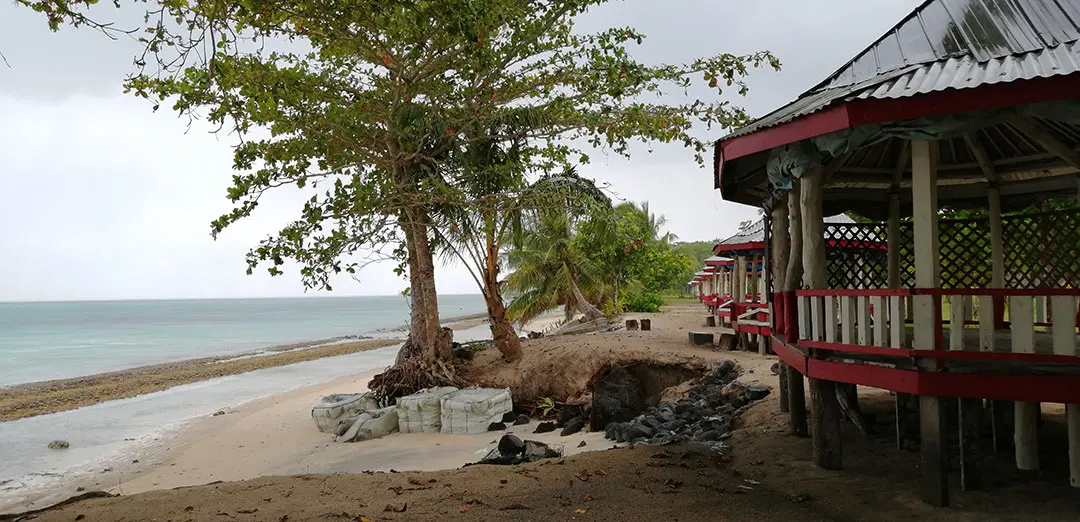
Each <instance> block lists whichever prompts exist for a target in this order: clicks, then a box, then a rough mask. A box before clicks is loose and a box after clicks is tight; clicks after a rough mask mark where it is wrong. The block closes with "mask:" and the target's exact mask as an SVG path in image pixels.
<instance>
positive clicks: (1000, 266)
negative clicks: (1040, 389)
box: [979, 186, 1013, 452]
mask: <svg viewBox="0 0 1080 522" xmlns="http://www.w3.org/2000/svg"><path fill="white" fill-rule="evenodd" d="M987 203H988V207H989V208H988V214H989V218H990V219H989V223H990V270H991V272H990V288H1004V287H1005V242H1004V239H1003V237H1002V226H1001V191H1000V190H999V189H998V188H997V187H996V186H992V187H990V188H989V189H988V190H987ZM1004 322H1005V299H1004V298H1001V297H988V296H983V297H979V344H980V345H981V346H980V348H981V349H982V351H985V352H994V351H997V346H996V342H995V340H994V331H995V330H998V329H1001V328H1002V327H1003V326H1004ZM1012 411H1013V402H1012V401H990V419H991V430H992V431H993V437H994V451H998V452H1004V451H1009V450H1010V449H1011V448H1012V447H1013V444H1012V441H1013V436H1012V433H1010V432H1009V426H1008V423H1007V416H1008V415H1007V413H1008V412H1012Z"/></svg>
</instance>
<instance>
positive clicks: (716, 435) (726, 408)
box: [604, 361, 771, 455]
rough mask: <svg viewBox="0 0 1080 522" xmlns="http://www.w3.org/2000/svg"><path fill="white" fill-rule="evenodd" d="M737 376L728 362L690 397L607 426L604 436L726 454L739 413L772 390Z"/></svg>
mask: <svg viewBox="0 0 1080 522" xmlns="http://www.w3.org/2000/svg"><path fill="white" fill-rule="evenodd" d="M737 377H738V372H737V371H736V369H735V363H734V362H732V361H724V362H722V363H720V365H718V366H717V367H716V369H715V370H713V371H712V372H711V373H710V374H708V375H706V376H705V377H704V378H702V379H701V380H700V381H699V382H698V383H697V384H696V385H695V386H694V387H693V388H691V389H690V392H689V393H688V394H687V396H686V397H683V398H682V399H679V400H678V401H675V402H667V403H660V404H658V405H656V406H653V407H651V408H648V409H647V410H645V411H644V412H643V413H641V414H640V415H637V416H636V417H634V418H633V419H632V420H629V421H620V420H613V421H612V422H609V423H608V424H607V425H606V426H605V427H604V435H605V437H606V438H608V439H611V440H615V441H616V442H627V443H631V444H653V445H661V446H663V445H668V444H693V445H695V446H699V447H701V448H702V449H704V450H707V452H708V453H710V454H715V455H726V454H727V453H728V446H727V443H726V442H725V441H726V440H727V439H728V438H729V437H730V436H731V430H732V427H733V422H734V418H735V417H736V415H737V414H738V412H739V410H741V409H742V408H744V407H745V406H747V405H749V404H750V403H752V402H754V401H757V400H761V399H763V398H765V397H766V396H767V395H768V394H769V393H770V391H771V389H770V388H769V387H768V386H747V385H745V384H742V383H740V382H738V381H736V378H737ZM620 413H623V414H624V415H625V413H624V412H620Z"/></svg>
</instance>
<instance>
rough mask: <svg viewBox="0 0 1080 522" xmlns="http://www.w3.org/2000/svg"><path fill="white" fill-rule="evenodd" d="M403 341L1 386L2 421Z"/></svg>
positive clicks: (450, 321) (327, 343)
mask: <svg viewBox="0 0 1080 522" xmlns="http://www.w3.org/2000/svg"><path fill="white" fill-rule="evenodd" d="M486 317H487V314H486V313H476V314H467V315H462V316H455V317H449V318H447V319H446V324H447V327H449V328H453V329H454V330H455V331H463V330H467V329H470V328H476V327H478V326H480V325H483V324H486V321H483V320H481V319H482V318H486ZM406 328H407V327H406V326H404V325H403V326H398V327H396V328H394V329H391V330H383V332H385V333H395V332H405V330H406ZM377 332H378V331H376V332H372V333H377ZM403 340H404V337H403V336H402V337H398V336H394V337H389V336H388V337H366V338H364V337H359V336H357V337H352V336H343V337H335V338H331V339H322V340H315V341H304V342H298V343H290V344H283V345H274V346H267V347H264V348H260V349H258V350H246V351H243V352H236V353H229V354H221V355H214V356H209V357H199V358H194V359H186V360H180V361H171V362H163V363H158V364H151V365H146V366H137V367H134V368H125V369H120V370H113V371H109V372H104V373H96V374H91V375H83V376H78V377H69V378H66V379H54V380H48V381H34V382H27V383H21V384H15V385H12V386H6V387H0V424H2V423H3V422H6V421H14V420H18V419H24V418H29V417H35V416H38V415H48V414H52V413H59V412H63V411H69V410H74V409H77V408H82V407H86V406H91V405H94V404H98V403H101V402H105V401H110V400H118V399H127V398H131V397H135V396H138V395H144V394H148V393H154V392H159V391H163V390H167V389H170V388H174V387H176V386H181V385H184V384H191V383H195V382H200V381H205V380H208V379H213V378H217V377H225V376H229V375H240V374H244V373H247V372H251V371H255V370H261V369H266V368H274V367H278V366H288V365H290V364H296V363H300V362H305V361H312V360H316V359H323V358H327V357H338V356H342V355H349V354H353V353H357V352H361V351H368V350H374V349H378V348H385V347H388V346H393V345H395V344H400V343H401V342H402V341H403ZM350 341H351V342H350Z"/></svg>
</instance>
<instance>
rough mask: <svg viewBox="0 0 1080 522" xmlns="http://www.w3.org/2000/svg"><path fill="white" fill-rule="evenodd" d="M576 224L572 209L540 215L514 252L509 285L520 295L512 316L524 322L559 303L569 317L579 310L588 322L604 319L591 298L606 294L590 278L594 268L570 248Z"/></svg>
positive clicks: (509, 312) (528, 228)
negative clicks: (571, 215)
mask: <svg viewBox="0 0 1080 522" xmlns="http://www.w3.org/2000/svg"><path fill="white" fill-rule="evenodd" d="M573 226H574V221H573V219H572V218H571V217H570V216H569V215H568V214H567V213H564V212H542V213H539V214H538V215H536V216H534V219H533V220H532V223H530V226H529V227H527V229H526V230H525V231H524V232H523V234H522V237H521V238H520V241H519V244H518V246H517V248H515V249H513V250H511V251H510V253H509V255H508V256H507V261H508V264H509V266H510V268H511V269H512V270H513V272H512V273H511V274H510V275H509V276H507V278H506V285H507V289H508V290H509V291H510V292H512V293H514V295H515V297H514V299H513V301H511V303H510V306H509V308H508V310H507V312H508V314H509V316H510V318H511V319H512V320H515V321H518V322H519V323H524V322H527V321H529V320H531V319H533V318H535V317H537V316H539V315H540V314H542V313H544V312H546V311H548V310H550V309H552V308H555V307H557V306H559V305H562V306H563V307H564V309H565V312H566V317H567V319H569V318H571V317H573V315H574V313H575V312H581V313H583V314H585V318H586V319H588V320H593V319H600V318H602V317H603V315H604V314H603V313H602V312H601V311H600V310H599V309H597V308H596V306H595V305H593V304H592V303H591V302H590V300H589V296H590V295H591V296H593V297H596V296H597V295H600V294H601V293H602V292H600V291H599V290H600V287H601V285H600V284H598V282H597V280H596V279H595V278H593V277H591V274H592V273H593V272H594V271H595V267H593V266H592V263H591V262H590V261H589V260H588V259H587V258H585V257H584V256H582V255H580V254H579V253H578V252H576V251H575V250H574V249H573V248H571V246H570V242H571V240H572V239H573V237H574V230H573Z"/></svg>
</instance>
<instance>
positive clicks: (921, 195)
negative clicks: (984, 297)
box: [911, 140, 949, 506]
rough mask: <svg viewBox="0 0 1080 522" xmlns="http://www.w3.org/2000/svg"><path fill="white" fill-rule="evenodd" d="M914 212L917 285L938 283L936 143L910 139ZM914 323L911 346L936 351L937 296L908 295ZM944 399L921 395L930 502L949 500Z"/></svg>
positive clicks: (928, 366) (931, 366) (927, 367)
mask: <svg viewBox="0 0 1080 522" xmlns="http://www.w3.org/2000/svg"><path fill="white" fill-rule="evenodd" d="M911 196H912V217H913V221H914V224H915V234H914V236H915V285H916V286H917V287H918V288H936V287H937V286H938V282H939V280H940V262H939V257H938V256H939V252H938V238H937V236H938V226H937V225H938V223H937V212H938V200H937V143H936V142H931V141H927V140H915V141H912V142H911ZM912 300H913V304H912V312H913V314H914V316H913V319H914V323H915V338H914V346H915V348H917V349H923V350H929V349H934V350H939V349H943V348H944V347H943V346H940V344H939V339H938V336H937V324H938V323H937V321H939V320H940V319H941V306H940V301H939V300H938V298H937V297H936V296H929V295H915V296H912ZM920 366H921V368H920V369H922V370H924V371H935V370H937V369H938V368H937V363H936V362H933V361H932V362H929V363H922V362H920ZM946 430H947V425H946V422H945V404H944V401H943V399H942V398H941V397H933V396H929V395H921V396H919V435H920V438H921V462H922V474H923V478H922V498H923V501H925V502H926V503H928V504H931V505H935V506H947V505H948V504H949V459H948V434H947V433H946Z"/></svg>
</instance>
